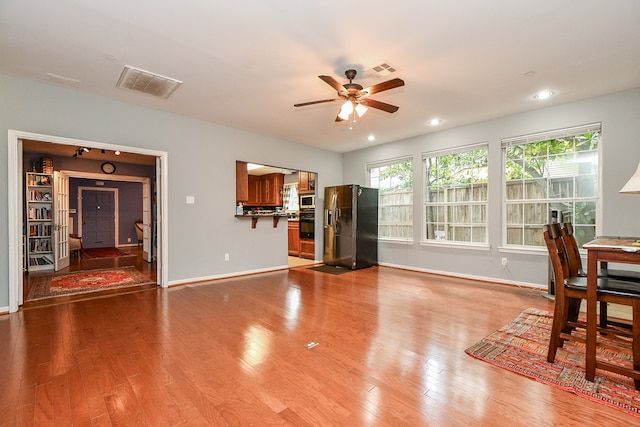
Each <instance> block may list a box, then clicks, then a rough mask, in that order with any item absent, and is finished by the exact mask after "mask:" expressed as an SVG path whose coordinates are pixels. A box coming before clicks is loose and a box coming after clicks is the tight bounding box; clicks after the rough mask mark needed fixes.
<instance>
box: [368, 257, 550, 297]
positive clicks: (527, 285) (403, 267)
mask: <svg viewBox="0 0 640 427" xmlns="http://www.w3.org/2000/svg"><path fill="white" fill-rule="evenodd" d="M379 265H382V266H384V267H393V268H399V269H401V270H410V271H418V272H421V273H430V274H438V275H440V276H448V277H456V278H460V279H470V280H478V281H481V282H490V283H499V284H502V285H509V286H517V287H519V288H522V287H525V288H532V289H540V290H546V289H547V287H546V286H541V285H540V284H539V283H528V282H516V281H515V280H505V279H496V278H493V277H484V276H475V275H472V274H459V273H451V272H449V271H440V270H431V269H428V268H419V267H411V266H407V265H398V264H390V263H386V262H381V263H379Z"/></svg>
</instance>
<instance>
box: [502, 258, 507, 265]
mask: <svg viewBox="0 0 640 427" xmlns="http://www.w3.org/2000/svg"><path fill="white" fill-rule="evenodd" d="M502 266H503V267H506V266H507V259H506V258H502Z"/></svg>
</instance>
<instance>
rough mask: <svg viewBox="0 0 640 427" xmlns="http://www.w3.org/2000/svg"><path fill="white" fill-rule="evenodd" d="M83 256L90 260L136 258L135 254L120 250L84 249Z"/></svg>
mask: <svg viewBox="0 0 640 427" xmlns="http://www.w3.org/2000/svg"><path fill="white" fill-rule="evenodd" d="M82 256H87V257H88V258H115V257H120V256H135V254H130V253H129V252H125V251H121V250H120V249H118V248H91V249H83V251H82Z"/></svg>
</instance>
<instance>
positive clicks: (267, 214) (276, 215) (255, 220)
mask: <svg viewBox="0 0 640 427" xmlns="http://www.w3.org/2000/svg"><path fill="white" fill-rule="evenodd" d="M235 217H236V218H251V228H256V224H257V223H258V219H259V218H265V217H267V218H269V217H270V218H273V228H277V227H278V221H280V218H287V217H288V214H286V213H274V212H265V213H257V212H256V213H251V214H245V215H235Z"/></svg>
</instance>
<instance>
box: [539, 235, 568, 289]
mask: <svg viewBox="0 0 640 427" xmlns="http://www.w3.org/2000/svg"><path fill="white" fill-rule="evenodd" d="M543 236H544V241H545V243H546V245H547V251H548V252H549V259H550V260H551V266H552V268H553V275H554V279H555V283H556V287H558V286H563V284H564V280H565V279H566V278H568V277H571V273H570V270H569V266H568V263H567V255H566V250H565V246H564V242H563V241H562V232H561V230H560V225H559V224H547V225H545V226H544V232H543Z"/></svg>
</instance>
